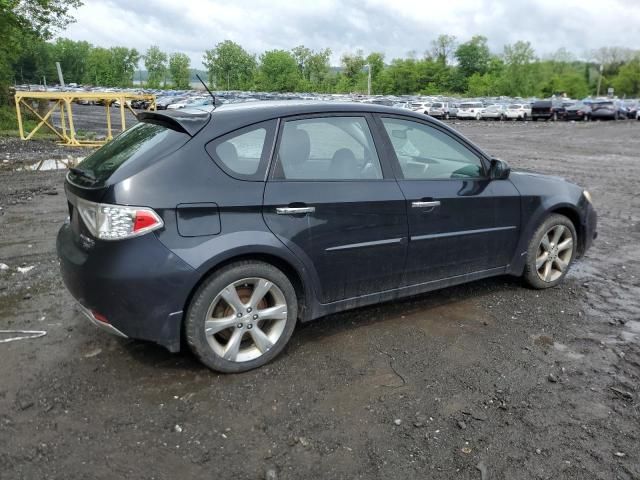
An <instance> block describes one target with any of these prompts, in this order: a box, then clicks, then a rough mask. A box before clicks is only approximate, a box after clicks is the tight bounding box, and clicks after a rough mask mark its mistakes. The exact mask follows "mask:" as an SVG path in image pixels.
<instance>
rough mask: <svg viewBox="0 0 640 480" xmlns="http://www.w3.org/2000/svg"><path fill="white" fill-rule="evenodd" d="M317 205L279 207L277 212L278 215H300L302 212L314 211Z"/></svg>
mask: <svg viewBox="0 0 640 480" xmlns="http://www.w3.org/2000/svg"><path fill="white" fill-rule="evenodd" d="M315 211H316V207H278V208H276V213H277V214H278V215H300V214H301V213H313V212H315Z"/></svg>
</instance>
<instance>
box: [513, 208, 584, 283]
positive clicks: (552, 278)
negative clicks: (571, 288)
mask: <svg viewBox="0 0 640 480" xmlns="http://www.w3.org/2000/svg"><path fill="white" fill-rule="evenodd" d="M577 243H578V236H577V234H576V229H575V227H574V226H573V223H572V222H571V220H569V219H568V218H567V217H565V216H564V215H558V214H553V215H550V216H549V217H548V218H547V219H546V220H545V221H544V222H542V225H540V226H539V227H538V229H537V230H536V232H535V233H534V234H533V236H532V238H531V241H530V242H529V248H528V249H527V263H526V266H525V270H524V280H525V282H526V283H527V284H528V285H529V286H531V287H533V288H538V289H542V288H550V287H555V286H556V285H558V284H559V283H560V282H561V281H562V280H563V279H564V277H565V276H566V275H567V272H568V271H569V266H570V265H571V262H572V261H573V259H574V258H575V254H576V246H577Z"/></svg>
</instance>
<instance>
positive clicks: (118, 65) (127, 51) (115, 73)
mask: <svg viewBox="0 0 640 480" xmlns="http://www.w3.org/2000/svg"><path fill="white" fill-rule="evenodd" d="M109 53H110V55H111V58H110V62H109V65H110V68H111V72H112V77H113V83H112V84H111V85H110V86H115V87H130V86H131V85H133V74H134V73H135V71H136V67H137V65H138V62H139V61H140V54H139V53H138V51H137V50H136V49H135V48H127V47H111V48H110V49H109Z"/></svg>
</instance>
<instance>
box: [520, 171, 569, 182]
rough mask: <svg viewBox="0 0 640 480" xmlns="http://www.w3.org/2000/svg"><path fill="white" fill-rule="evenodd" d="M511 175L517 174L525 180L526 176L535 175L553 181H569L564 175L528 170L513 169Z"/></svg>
mask: <svg viewBox="0 0 640 480" xmlns="http://www.w3.org/2000/svg"><path fill="white" fill-rule="evenodd" d="M511 175H517V176H518V177H522V178H523V180H526V177H535V178H540V179H545V180H549V181H553V182H566V183H570V182H567V179H566V178H564V177H558V176H556V175H544V174H542V173H536V172H528V171H527V170H512V171H511Z"/></svg>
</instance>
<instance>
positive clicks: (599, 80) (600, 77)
mask: <svg viewBox="0 0 640 480" xmlns="http://www.w3.org/2000/svg"><path fill="white" fill-rule="evenodd" d="M602 70H603V66H602V64H600V76H599V77H598V91H597V92H596V98H597V97H599V96H600V85H601V84H602Z"/></svg>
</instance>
